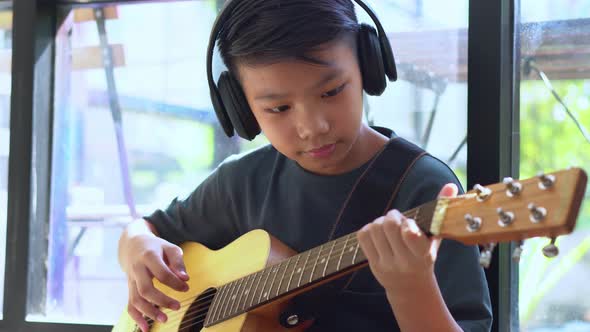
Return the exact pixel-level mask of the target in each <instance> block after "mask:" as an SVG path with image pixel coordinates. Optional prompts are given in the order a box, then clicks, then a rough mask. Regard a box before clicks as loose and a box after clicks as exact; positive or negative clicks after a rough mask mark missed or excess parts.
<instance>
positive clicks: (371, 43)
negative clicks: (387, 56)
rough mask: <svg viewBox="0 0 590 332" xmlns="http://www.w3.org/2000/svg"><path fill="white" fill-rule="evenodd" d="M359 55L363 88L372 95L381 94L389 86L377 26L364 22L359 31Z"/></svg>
mask: <svg viewBox="0 0 590 332" xmlns="http://www.w3.org/2000/svg"><path fill="white" fill-rule="evenodd" d="M358 55H359V66H360V69H361V74H362V76H363V88H364V89H365V91H366V92H367V93H368V94H369V95H371V96H379V95H381V94H382V93H383V91H385V87H386V86H387V81H386V80H385V68H384V65H383V57H382V53H381V43H380V42H379V37H378V36H377V31H375V28H373V27H372V26H370V25H367V24H364V23H363V24H361V25H360V26H359V31H358Z"/></svg>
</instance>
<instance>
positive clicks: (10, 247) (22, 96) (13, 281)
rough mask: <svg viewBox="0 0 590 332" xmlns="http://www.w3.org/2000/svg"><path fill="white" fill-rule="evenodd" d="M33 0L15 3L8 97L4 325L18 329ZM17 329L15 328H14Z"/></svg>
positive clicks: (24, 266) (26, 211)
mask: <svg viewBox="0 0 590 332" xmlns="http://www.w3.org/2000/svg"><path fill="white" fill-rule="evenodd" d="M36 8H37V7H36V3H35V1H34V0H20V1H15V2H14V7H13V15H14V16H13V17H14V20H13V21H14V24H13V31H12V34H13V38H12V40H13V46H12V50H13V54H14V56H13V59H14V60H13V62H12V94H11V98H10V110H11V111H10V155H9V158H8V192H9V195H8V215H7V230H6V271H5V277H4V278H5V279H4V315H3V318H4V319H3V321H2V322H0V326H2V327H3V328H4V327H7V328H8V329H10V328H13V329H14V328H15V327H16V325H17V324H18V323H19V322H21V321H24V319H25V315H26V300H27V298H26V296H23V293H24V292H23V290H25V291H26V286H27V284H26V280H27V276H28V263H27V262H28V259H27V258H28V253H29V220H30V217H31V161H32V153H33V151H32V144H33V142H32V136H33V135H32V133H33V91H34V63H35V54H34V49H35V47H34V46H35V23H34V22H35V12H36ZM14 330H16V329H14Z"/></svg>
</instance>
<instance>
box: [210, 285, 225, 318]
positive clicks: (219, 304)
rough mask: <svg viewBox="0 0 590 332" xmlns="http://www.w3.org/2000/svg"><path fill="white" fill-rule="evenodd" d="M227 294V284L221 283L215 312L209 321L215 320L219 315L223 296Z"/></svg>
mask: <svg viewBox="0 0 590 332" xmlns="http://www.w3.org/2000/svg"><path fill="white" fill-rule="evenodd" d="M226 295H227V285H223V286H221V287H220V288H219V301H218V302H217V307H216V308H215V309H216V310H215V314H214V315H213V316H211V321H212V322H216V321H218V320H219V318H220V317H221V311H222V310H223V301H224V297H225V296H226Z"/></svg>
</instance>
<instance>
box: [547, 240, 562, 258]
mask: <svg viewBox="0 0 590 332" xmlns="http://www.w3.org/2000/svg"><path fill="white" fill-rule="evenodd" d="M543 255H545V257H547V258H553V257H556V256H557V255H559V248H557V246H556V245H555V238H551V243H549V244H548V245H546V246H545V247H543Z"/></svg>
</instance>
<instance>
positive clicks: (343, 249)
mask: <svg viewBox="0 0 590 332" xmlns="http://www.w3.org/2000/svg"><path fill="white" fill-rule="evenodd" d="M352 234H354V233H352ZM349 237H350V235H348V236H346V237H345V238H346V240H345V241H344V248H342V252H341V253H340V258H339V259H338V265H336V271H339V270H340V263H342V256H344V253H345V252H346V245H347V244H348V238H349Z"/></svg>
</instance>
